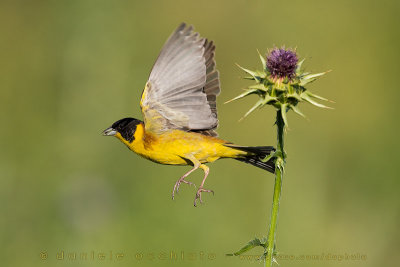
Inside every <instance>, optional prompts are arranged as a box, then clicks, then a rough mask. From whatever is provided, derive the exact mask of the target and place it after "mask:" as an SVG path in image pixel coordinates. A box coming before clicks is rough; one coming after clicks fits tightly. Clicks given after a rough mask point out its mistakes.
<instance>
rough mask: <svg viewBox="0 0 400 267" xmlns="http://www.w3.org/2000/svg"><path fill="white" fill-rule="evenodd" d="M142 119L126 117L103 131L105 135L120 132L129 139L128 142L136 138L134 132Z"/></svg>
mask: <svg viewBox="0 0 400 267" xmlns="http://www.w3.org/2000/svg"><path fill="white" fill-rule="evenodd" d="M141 122H142V121H140V120H137V119H134V118H125V119H121V120H119V121H116V122H114V123H113V125H111V127H108V128H107V129H105V130H104V131H103V135H108V136H114V135H116V134H117V133H120V134H121V136H122V137H123V138H124V139H125V140H127V141H128V142H132V141H133V140H135V137H134V134H135V131H136V127H137V125H138V124H140V123H141Z"/></svg>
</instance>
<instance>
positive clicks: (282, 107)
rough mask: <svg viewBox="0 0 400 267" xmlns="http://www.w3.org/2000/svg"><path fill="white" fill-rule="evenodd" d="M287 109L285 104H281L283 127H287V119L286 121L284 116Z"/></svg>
mask: <svg viewBox="0 0 400 267" xmlns="http://www.w3.org/2000/svg"><path fill="white" fill-rule="evenodd" d="M287 107H288V105H287V104H282V105H281V114H282V119H283V122H284V123H285V127H289V123H288V119H287V116H286V110H287Z"/></svg>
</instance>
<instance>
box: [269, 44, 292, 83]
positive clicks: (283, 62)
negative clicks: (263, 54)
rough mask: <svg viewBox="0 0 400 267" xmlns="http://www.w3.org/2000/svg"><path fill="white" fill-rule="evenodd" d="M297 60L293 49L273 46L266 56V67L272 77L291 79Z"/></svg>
mask: <svg viewBox="0 0 400 267" xmlns="http://www.w3.org/2000/svg"><path fill="white" fill-rule="evenodd" d="M297 61H298V59H297V55H296V52H295V51H292V50H285V49H284V48H281V49H279V48H275V49H274V50H272V51H271V52H270V53H269V55H268V56H267V69H268V71H269V72H270V73H271V76H272V77H273V78H285V77H287V78H288V79H292V78H293V77H295V74H296V67H297Z"/></svg>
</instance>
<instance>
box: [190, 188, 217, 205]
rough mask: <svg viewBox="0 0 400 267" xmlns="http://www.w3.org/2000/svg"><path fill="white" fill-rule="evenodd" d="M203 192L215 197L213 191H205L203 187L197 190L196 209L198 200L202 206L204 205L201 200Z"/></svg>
mask: <svg viewBox="0 0 400 267" xmlns="http://www.w3.org/2000/svg"><path fill="white" fill-rule="evenodd" d="M202 192H207V193H213V195H214V191H213V190H208V189H204V188H203V187H202V186H200V187H199V189H198V190H197V193H196V197H195V198H194V206H195V207H197V200H199V201H200V204H203V201H202V200H201V193H202Z"/></svg>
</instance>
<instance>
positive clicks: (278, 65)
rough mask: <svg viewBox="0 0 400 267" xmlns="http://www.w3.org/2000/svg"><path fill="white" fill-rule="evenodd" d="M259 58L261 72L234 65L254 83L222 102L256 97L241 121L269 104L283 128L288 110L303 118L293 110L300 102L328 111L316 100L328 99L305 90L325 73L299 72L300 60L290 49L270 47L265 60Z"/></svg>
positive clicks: (296, 109)
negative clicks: (278, 112)
mask: <svg viewBox="0 0 400 267" xmlns="http://www.w3.org/2000/svg"><path fill="white" fill-rule="evenodd" d="M259 56H260V60H261V63H262V65H263V70H262V71H259V70H255V71H252V70H248V69H245V68H243V67H241V66H239V65H238V66H239V68H241V69H242V70H243V71H245V72H246V73H247V74H250V76H248V77H245V79H249V80H253V81H255V84H253V85H250V86H249V87H247V88H245V92H244V93H242V94H241V95H239V96H237V97H235V98H234V99H232V100H229V101H227V102H226V103H228V102H231V101H234V100H237V99H240V98H243V97H245V96H248V95H252V94H256V95H258V96H259V100H258V101H257V102H256V104H255V105H254V106H253V107H252V108H251V109H250V110H249V111H248V112H247V113H246V114H245V115H244V116H243V118H244V117H246V116H247V115H249V114H250V113H251V112H253V111H254V110H256V109H257V108H260V107H263V106H265V105H272V106H274V107H275V108H276V109H277V110H281V112H282V117H283V120H284V123H285V126H287V125H288V122H287V118H286V113H287V112H288V111H289V110H293V111H294V112H295V113H297V114H299V115H301V116H303V117H305V116H304V114H303V113H302V112H301V111H300V110H299V108H298V107H297V106H298V104H299V103H300V102H308V103H310V104H312V105H314V106H317V107H320V108H330V107H327V106H325V105H323V104H320V103H318V102H317V101H316V100H324V101H329V100H328V99H326V98H323V97H321V96H318V95H315V94H313V93H311V92H310V91H309V90H307V89H306V87H305V86H306V85H307V84H309V83H311V82H313V81H315V80H316V79H317V78H318V77H320V76H322V75H324V74H326V73H327V72H328V71H327V72H322V73H315V74H311V73H308V72H304V71H303V70H302V64H303V62H304V59H303V60H301V61H300V62H299V61H298V57H297V54H296V51H294V50H292V49H285V48H274V49H273V50H271V51H270V52H269V53H268V55H267V57H266V58H264V57H263V56H262V55H261V54H260V53H259ZM243 118H242V119H243Z"/></svg>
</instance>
